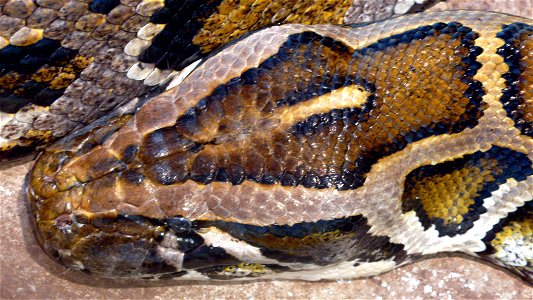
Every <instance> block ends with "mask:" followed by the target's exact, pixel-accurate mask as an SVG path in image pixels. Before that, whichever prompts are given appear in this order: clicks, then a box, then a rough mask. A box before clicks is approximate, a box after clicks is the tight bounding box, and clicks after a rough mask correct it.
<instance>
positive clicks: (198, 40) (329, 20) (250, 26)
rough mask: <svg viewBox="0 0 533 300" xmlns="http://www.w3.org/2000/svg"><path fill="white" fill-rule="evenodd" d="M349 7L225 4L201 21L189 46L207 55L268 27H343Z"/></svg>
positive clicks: (326, 2)
mask: <svg viewBox="0 0 533 300" xmlns="http://www.w3.org/2000/svg"><path fill="white" fill-rule="evenodd" d="M351 5H352V1H346V0H344V1H333V0H316V1H315V0H298V1H281V0H274V1H264V0H259V1H249V0H240V1H239V0H224V1H222V3H221V4H220V5H219V6H218V9H217V10H218V11H217V12H216V13H214V14H211V15H210V16H208V17H207V18H205V19H200V21H202V22H203V24H204V26H203V28H202V29H201V30H200V31H199V32H198V33H197V34H196V35H195V36H194V38H193V39H192V42H193V44H194V45H197V46H199V47H200V48H201V51H202V52H203V53H208V52H211V51H212V50H213V49H216V48H218V47H219V46H221V45H224V44H226V43H228V42H229V41H231V40H233V39H235V38H238V37H239V36H241V35H243V34H244V33H246V32H249V31H253V30H256V29H259V28H262V27H265V26H268V25H271V24H284V23H299V24H308V25H309V24H342V23H343V20H344V15H345V14H346V12H347V11H348V8H350V6H351Z"/></svg>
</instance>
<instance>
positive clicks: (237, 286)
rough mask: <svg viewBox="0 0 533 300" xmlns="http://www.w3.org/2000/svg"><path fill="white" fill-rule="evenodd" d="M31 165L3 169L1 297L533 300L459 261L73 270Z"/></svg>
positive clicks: (499, 4) (518, 284)
mask: <svg viewBox="0 0 533 300" xmlns="http://www.w3.org/2000/svg"><path fill="white" fill-rule="evenodd" d="M376 1H380V0H376ZM461 2H466V3H461ZM461 7H463V8H469V9H482V10H492V11H504V12H507V13H514V14H521V15H523V16H527V17H529V18H531V17H532V15H533V11H532V10H533V0H525V1H524V0H515V1H513V0H507V1H501V0H495V1H455V0H452V1H449V2H448V3H446V4H440V5H438V6H437V8H436V9H450V8H451V9H459V8H461ZM30 166H31V163H26V164H23V165H19V166H15V167H12V168H10V169H7V170H1V171H0V299H11V298H18V299H72V298H83V299H95V298H98V299H105V298H119V299H123V298H124V299H126V298H127V299H151V298H158V299H170V298H187V299H212V298H217V299H219V298H237V299H244V298H246V299H255V298H256V299H273V298H282V299H345V298H358V299H360V298H364V299H367V298H372V299H384V298H385V299H426V298H432V299H433V298H435V299H533V289H532V288H531V287H529V286H528V285H526V284H525V283H524V282H522V281H520V280H519V279H517V278H515V277H514V276H511V275H509V274H508V273H506V272H504V271H502V270H500V269H496V268H493V267H491V266H489V265H486V264H483V263H480V262H477V261H473V260H468V259H465V258H459V257H441V258H434V259H429V260H424V261H420V262H417V263H415V264H411V265H408V266H405V267H402V268H399V269H396V270H394V271H392V272H389V273H387V274H383V275H381V276H375V277H372V278H366V279H359V280H347V281H338V282H298V281H268V282H251V283H222V284H221V283H218V284H203V283H194V282H176V281H171V282H169V281H159V282H147V281H135V282H131V281H121V280H109V279H101V278H95V277H92V276H89V275H86V274H84V273H79V272H71V271H67V270H65V269H63V268H62V267H61V266H60V265H58V264H56V263H55V262H53V261H52V260H50V259H49V258H48V257H47V256H46V255H45V254H44V253H43V252H42V250H41V249H40V248H39V246H37V244H36V241H35V239H34V236H33V234H32V232H31V227H30V222H29V220H30V219H29V216H28V213H27V207H26V205H25V202H24V198H23V193H22V185H23V181H24V176H25V173H26V172H27V171H28V170H29V168H30Z"/></svg>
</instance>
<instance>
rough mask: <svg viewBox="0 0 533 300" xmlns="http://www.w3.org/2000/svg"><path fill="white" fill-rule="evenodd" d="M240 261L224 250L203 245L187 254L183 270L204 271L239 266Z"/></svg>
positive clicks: (184, 258)
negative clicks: (217, 267) (210, 268)
mask: <svg viewBox="0 0 533 300" xmlns="http://www.w3.org/2000/svg"><path fill="white" fill-rule="evenodd" d="M238 263H240V261H239V260H238V259H236V258H235V257H233V256H231V255H229V254H228V253H227V252H226V250H224V248H220V247H212V246H206V245H202V246H200V247H198V248H195V249H194V250H192V251H190V252H187V253H185V256H184V257H183V268H185V269H202V268H208V267H213V266H227V265H234V264H238Z"/></svg>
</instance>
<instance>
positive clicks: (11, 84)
mask: <svg viewBox="0 0 533 300" xmlns="http://www.w3.org/2000/svg"><path fill="white" fill-rule="evenodd" d="M435 2H437V1H423V0H422V1H420V0H416V1H415V0H408V1H354V2H352V1H337V0H322V1H305V0H297V1H259V0H257V1H253V0H218V1H214V0H208V1H195V0H185V1H174V0H166V1H162V0H143V1H139V0H121V1H118V0H93V1H91V0H71V1H67V0H35V1H31V0H3V1H0V8H1V13H0V150H1V151H0V160H1V161H2V162H6V161H9V160H13V159H16V158H18V157H21V156H23V155H25V154H27V153H29V152H31V151H34V150H35V149H36V148H38V149H39V150H42V149H43V148H44V151H43V152H42V153H41V154H40V155H39V157H38V159H37V161H36V162H35V165H34V167H33V169H32V170H31V172H30V174H29V175H28V180H27V181H28V182H27V197H28V201H29V204H30V206H31V211H32V213H33V217H34V225H35V229H36V233H37V237H38V240H39V242H40V243H41V245H42V246H43V248H44V250H45V251H46V252H47V253H48V254H50V255H51V256H52V257H54V258H56V259H57V260H59V261H61V262H62V263H63V264H65V265H66V266H68V267H70V268H73V269H79V270H84V271H88V272H90V273H93V274H96V275H99V276H106V277H131V278H175V279H224V280H245V279H257V278H266V279H268V278H274V279H303V280H320V279H339V278H354V277H361V276H371V275H375V274H380V273H383V272H386V271H389V270H391V269H393V268H395V267H397V266H401V265H404V264H407V263H409V262H412V261H415V260H417V259H420V258H423V257H427V256H430V255H433V254H437V253H450V252H462V253H466V254H468V255H471V256H473V257H477V258H480V259H483V260H486V261H488V262H490V263H493V264H495V265H498V266H500V267H503V268H505V269H507V270H509V271H510V272H512V273H514V274H516V275H518V276H520V277H521V278H522V279H524V280H525V281H526V282H528V283H529V284H533V216H532V215H533V198H532V194H533V167H532V160H533V130H532V121H533V87H532V86H533V67H532V66H533V51H532V49H533V35H532V33H533V22H532V20H530V19H527V18H520V17H514V16H509V15H504V14H498V13H488V12H468V11H457V12H422V13H416V14H410V13H414V12H418V11H420V10H424V9H425V8H426V7H428V6H430V5H432V4H434V3H435ZM357 3H358V4H357ZM361 3H364V4H361ZM369 3H374V4H373V5H375V6H376V7H378V8H379V9H378V10H377V11H376V13H368V10H369V7H370V6H369V5H370V4H369ZM403 14H406V15H403ZM348 15H352V16H355V17H354V18H355V20H356V21H368V22H366V23H362V24H344V23H346V22H345V20H346V19H345V16H348ZM399 15H403V16H399ZM378 19H385V20H381V21H377V20H378ZM283 24H284V25H283ZM270 25H276V26H271V27H269V26H270ZM87 124H88V125H87ZM85 125H87V126H85ZM73 130H75V131H73ZM63 136H65V137H63ZM60 137H63V138H62V139H60V140H59V141H58V142H56V143H54V144H52V145H50V143H51V142H52V141H55V140H57V139H58V138H60Z"/></svg>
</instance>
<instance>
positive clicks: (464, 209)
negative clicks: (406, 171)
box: [404, 159, 501, 225]
mask: <svg viewBox="0 0 533 300" xmlns="http://www.w3.org/2000/svg"><path fill="white" fill-rule="evenodd" d="M495 168H498V161H496V160H493V159H489V160H483V161H481V163H480V165H479V166H467V167H465V168H463V169H459V170H454V171H452V172H451V173H446V174H436V175H434V176H430V177H425V178H422V179H421V180H419V181H417V182H415V183H414V184H413V186H412V187H411V188H410V189H409V190H408V191H407V192H406V193H405V194H404V198H408V199H415V198H416V199H417V200H418V201H420V203H421V205H422V209H423V210H424V212H425V213H426V214H427V216H428V217H429V218H437V219H441V220H443V223H444V225H448V224H450V223H454V224H459V223H461V222H463V220H464V219H463V215H466V214H467V213H468V212H469V209H470V207H471V205H472V204H474V202H475V199H476V198H477V197H479V195H480V191H481V190H482V189H483V187H484V186H485V185H486V184H487V183H490V182H493V181H494V177H493V175H492V173H493V172H497V171H495ZM500 172H501V171H500Z"/></svg>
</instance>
